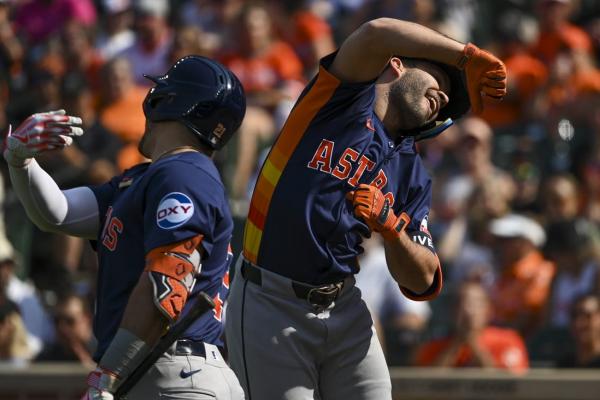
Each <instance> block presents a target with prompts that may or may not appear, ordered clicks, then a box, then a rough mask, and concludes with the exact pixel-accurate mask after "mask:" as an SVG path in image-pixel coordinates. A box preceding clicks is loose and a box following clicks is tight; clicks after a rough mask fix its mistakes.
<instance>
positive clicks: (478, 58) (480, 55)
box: [457, 43, 506, 113]
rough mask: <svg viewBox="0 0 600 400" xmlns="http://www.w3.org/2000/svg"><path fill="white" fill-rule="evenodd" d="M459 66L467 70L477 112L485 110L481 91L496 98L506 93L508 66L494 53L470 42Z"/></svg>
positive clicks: (471, 97)
mask: <svg viewBox="0 0 600 400" xmlns="http://www.w3.org/2000/svg"><path fill="white" fill-rule="evenodd" d="M457 67H458V68H459V69H464V71H465V75H466V78H467V90H468V92H469V100H470V101H471V108H472V109H473V111H474V112H475V113H480V112H481V111H482V110H483V102H482V98H481V93H484V94H485V95H486V96H490V97H493V98H495V99H501V98H502V97H504V95H506V66H505V65H504V63H503V62H502V61H500V60H499V59H498V58H497V57H496V56H494V55H493V54H491V53H489V52H487V51H485V50H481V49H480V48H479V47H477V46H475V45H474V44H472V43H468V44H466V45H465V48H464V49H463V52H462V55H461V57H460V58H459V60H458V61H457Z"/></svg>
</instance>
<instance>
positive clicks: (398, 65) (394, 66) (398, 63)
mask: <svg viewBox="0 0 600 400" xmlns="http://www.w3.org/2000/svg"><path fill="white" fill-rule="evenodd" d="M389 69H390V70H391V72H392V73H393V74H394V75H395V76H396V77H398V76H400V75H401V74H402V72H403V71H404V64H402V60H401V59H400V57H396V56H394V57H392V58H390V62H389Z"/></svg>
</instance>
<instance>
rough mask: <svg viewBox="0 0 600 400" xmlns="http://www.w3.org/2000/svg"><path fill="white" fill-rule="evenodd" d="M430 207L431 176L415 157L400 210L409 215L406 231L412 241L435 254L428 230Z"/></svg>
mask: <svg viewBox="0 0 600 400" xmlns="http://www.w3.org/2000/svg"><path fill="white" fill-rule="evenodd" d="M430 208H431V177H430V176H429V173H428V172H427V171H426V169H425V167H424V166H423V164H422V162H421V159H420V158H419V157H417V158H416V161H415V167H414V169H413V172H412V176H411V184H410V185H409V195H408V199H407V202H406V204H404V205H403V209H402V211H404V212H405V213H407V214H408V215H409V216H410V223H409V225H408V226H407V227H406V233H407V234H408V235H409V236H410V238H411V239H412V240H413V242H415V243H417V244H419V245H421V246H424V247H426V248H427V249H429V250H430V251H431V252H432V253H434V254H435V246H434V245H433V239H432V237H431V234H430V233H429V230H428V223H429V210H430Z"/></svg>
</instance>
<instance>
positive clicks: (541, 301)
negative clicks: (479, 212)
mask: <svg viewBox="0 0 600 400" xmlns="http://www.w3.org/2000/svg"><path fill="white" fill-rule="evenodd" d="M490 232H491V233H492V235H493V236H494V246H493V250H494V255H495V257H496V261H497V264H498V266H499V267H500V276H499V277H498V279H497V281H496V282H495V284H494V287H493V288H492V304H493V308H494V322H495V323H498V324H501V325H505V326H510V327H512V328H514V329H517V330H518V331H519V332H520V333H521V334H522V335H523V336H525V337H527V336H528V335H530V334H532V333H533V332H534V331H535V330H536V329H537V328H538V327H539V326H540V323H542V322H543V321H542V318H543V316H542V311H543V309H544V308H545V307H546V304H547V302H548V298H549V295H550V287H551V284H552V279H553V278H554V274H555V272H556V267H555V266H554V264H553V263H552V262H550V261H548V260H545V259H544V257H543V255H542V253H541V252H540V250H539V248H540V247H541V246H542V245H543V244H544V243H545V241H546V234H545V232H544V229H543V228H542V227H541V225H540V224H538V223H537V222H536V221H534V220H533V219H531V218H528V217H525V216H523V215H518V214H509V215H506V216H504V217H501V218H498V219H495V220H493V221H492V222H491V224H490Z"/></svg>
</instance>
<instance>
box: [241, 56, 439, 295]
mask: <svg viewBox="0 0 600 400" xmlns="http://www.w3.org/2000/svg"><path fill="white" fill-rule="evenodd" d="M334 57H335V53H334V54H332V55H329V56H327V57H325V58H324V59H323V60H321V65H320V68H319V73H318V74H317V76H316V77H315V78H314V79H313V80H312V81H311V82H310V83H309V85H308V86H307V87H306V88H305V90H304V92H303V93H302V95H301V96H300V98H299V100H298V102H297V103H296V105H295V106H294V109H293V110H292V112H291V114H290V116H289V117H288V119H287V122H286V124H285V125H284V127H283V129H282V131H281V134H280V136H279V137H278V139H277V141H276V143H275V144H274V146H273V148H272V149H271V152H270V153H269V156H268V158H267V160H266V161H265V163H264V164H263V167H262V170H261V173H260V175H259V177H258V180H257V182H256V186H255V189H254V193H253V195H252V201H251V205H250V212H249V215H248V221H247V223H246V228H245V232H244V256H245V257H246V258H247V259H248V260H249V261H251V262H253V263H255V264H257V265H259V266H260V267H262V268H265V269H268V270H271V271H273V272H276V273H278V274H281V275H284V276H286V277H289V278H291V279H294V280H297V281H300V282H305V283H309V284H315V285H317V284H324V283H331V282H335V281H339V280H342V279H344V278H345V277H347V276H348V275H349V274H353V273H356V272H358V268H359V267H358V261H357V256H358V255H359V254H360V253H361V252H362V248H361V246H360V244H361V241H362V238H361V236H366V235H369V229H368V227H367V225H366V224H365V223H364V222H362V221H361V220H359V219H357V218H356V217H355V216H354V215H353V210H352V204H351V202H350V201H349V200H346V199H345V195H346V193H347V192H349V191H351V190H353V189H354V188H355V187H357V186H358V185H359V184H361V183H366V184H370V185H374V186H376V187H377V188H379V189H380V190H381V191H382V192H383V193H384V195H385V197H386V198H387V199H388V200H389V201H390V203H391V204H392V206H393V210H394V212H395V213H396V214H399V213H400V212H402V211H404V212H406V213H407V214H408V215H409V216H410V217H411V222H410V225H409V226H408V227H407V233H408V234H409V235H411V237H412V238H413V240H414V241H416V242H418V243H420V244H422V245H424V246H426V247H428V248H429V249H430V250H431V251H434V248H433V243H432V241H431V237H430V236H429V233H428V232H427V217H428V213H429V207H430V202H431V179H430V176H429V174H428V172H427V171H426V170H425V168H424V166H423V164H422V161H421V158H420V157H419V155H418V154H417V151H416V148H415V143H414V140H413V138H412V137H404V138H400V139H399V140H397V141H396V142H394V141H393V140H392V139H391V137H392V136H391V135H389V134H388V133H386V130H385V128H384V126H383V123H382V122H381V121H380V120H379V119H378V117H377V116H376V115H375V112H374V110H373V103H374V100H375V81H371V82H365V83H347V82H341V81H340V80H339V79H337V78H336V77H335V76H333V75H332V74H331V73H330V72H328V71H327V68H328V67H329V65H330V64H331V62H332V61H333V58H334ZM282 227H285V228H284V229H282Z"/></svg>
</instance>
